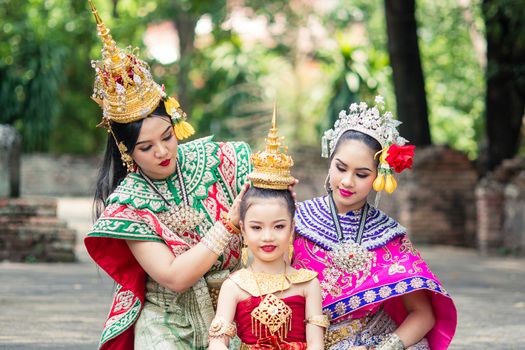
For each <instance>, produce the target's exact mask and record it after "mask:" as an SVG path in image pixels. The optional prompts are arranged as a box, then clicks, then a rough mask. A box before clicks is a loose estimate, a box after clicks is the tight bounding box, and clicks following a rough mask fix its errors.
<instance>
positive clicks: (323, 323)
mask: <svg viewBox="0 0 525 350" xmlns="http://www.w3.org/2000/svg"><path fill="white" fill-rule="evenodd" d="M305 322H306V323H310V324H314V325H316V326H319V327H323V328H327V327H328V326H329V325H330V321H329V320H328V316H327V315H315V316H311V317H309V318H307V319H306V321H305Z"/></svg>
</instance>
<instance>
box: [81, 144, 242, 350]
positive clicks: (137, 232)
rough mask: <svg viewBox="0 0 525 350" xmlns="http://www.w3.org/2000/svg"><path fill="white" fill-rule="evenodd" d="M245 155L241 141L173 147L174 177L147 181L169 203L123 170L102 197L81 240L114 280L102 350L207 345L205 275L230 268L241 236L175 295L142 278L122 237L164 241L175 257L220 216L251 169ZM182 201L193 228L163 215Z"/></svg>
mask: <svg viewBox="0 0 525 350" xmlns="http://www.w3.org/2000/svg"><path fill="white" fill-rule="evenodd" d="M249 155H250V149H249V147H248V146H247V145H246V144H245V143H240V142H228V143H217V142H213V141H212V140H211V137H208V138H203V139H199V140H196V141H192V142H188V143H185V144H182V145H180V146H179V150H178V159H177V162H178V165H179V171H178V174H179V175H177V172H176V173H175V174H173V175H172V176H170V177H168V178H167V179H165V180H162V181H153V183H154V185H155V187H156V188H157V189H158V191H159V192H160V193H161V194H162V195H163V196H164V198H165V199H167V201H168V202H169V203H170V206H168V205H167V204H166V202H165V201H164V200H163V199H162V198H161V196H160V195H159V194H158V193H156V192H155V191H154V189H152V188H151V186H150V185H148V183H147V182H146V180H144V178H143V177H142V176H141V175H140V174H139V173H130V174H128V176H127V177H126V178H125V179H124V180H123V181H122V182H121V184H120V185H119V186H118V187H117V189H116V190H115V191H114V192H113V193H112V194H111V195H110V196H109V198H108V200H107V203H106V204H107V207H106V209H105V211H104V213H103V214H102V215H101V216H100V218H99V219H98V220H97V222H96V223H95V225H94V226H93V229H92V231H91V232H89V233H88V234H87V237H86V239H85V245H86V248H87V250H88V252H89V254H90V255H91V257H92V258H93V260H94V261H95V262H96V263H97V264H98V265H99V266H100V267H101V268H103V269H104V270H105V271H106V272H107V273H108V274H109V275H110V276H111V277H112V278H113V279H114V280H115V281H116V283H117V287H116V290H115V295H114V300H113V304H112V307H111V311H110V313H109V315H108V318H107V320H106V323H105V325H104V330H103V333H102V339H101V341H100V348H101V349H133V348H135V349H166V350H170V349H206V348H207V345H208V340H207V331H208V327H209V324H210V322H211V320H212V319H213V315H214V310H213V306H212V301H211V297H210V292H209V289H208V285H207V283H206V278H207V277H210V276H211V277H213V276H212V275H222V276H226V275H227V274H228V273H229V272H230V271H232V270H234V269H236V267H237V266H238V262H239V258H240V249H241V241H240V240H241V238H240V237H239V236H233V238H232V239H231V241H230V242H229V245H228V246H227V248H226V250H225V252H224V254H223V255H221V256H220V257H219V259H218V261H217V262H216V263H215V265H214V266H213V267H212V268H211V270H210V272H208V274H207V275H206V276H205V277H203V278H201V279H200V280H199V281H198V282H197V283H196V284H195V285H194V286H193V287H192V288H190V289H189V290H187V291H185V292H182V293H176V292H172V291H170V290H168V289H166V288H164V287H162V286H160V285H159V284H158V283H157V282H155V281H154V280H153V279H151V278H149V277H148V276H147V275H146V273H145V272H144V270H143V269H142V268H141V267H140V265H139V264H138V262H137V261H136V260H135V258H134V256H133V255H132V254H131V252H130V250H129V248H128V246H127V244H126V242H125V240H142V241H153V242H163V243H165V244H167V245H168V246H169V247H170V248H171V250H172V251H173V253H174V254H175V255H179V254H181V253H183V252H185V251H186V250H188V249H189V248H191V247H192V246H194V245H195V244H197V243H198V242H199V241H200V239H201V237H203V236H204V235H205V234H206V232H207V231H208V230H209V229H211V228H212V227H213V225H221V223H220V222H217V221H218V219H219V216H220V213H221V212H222V211H227V210H228V208H229V207H230V205H231V204H232V202H233V199H234V198H235V197H236V195H237V193H238V192H239V191H240V189H241V187H242V185H243V184H244V182H245V177H246V175H247V174H248V173H249V172H250V170H251V169H250V163H249ZM179 177H182V179H183V181H182V184H181V181H180V178H179ZM181 185H182V186H181ZM184 199H185V200H184ZM185 203H186V205H185ZM188 204H189V206H190V207H191V208H193V209H195V210H196V211H197V212H198V214H199V216H200V224H199V225H198V226H191V220H190V221H189V222H190V224H189V226H188V225H186V226H185V225H184V224H186V221H185V219H184V218H183V219H180V220H178V221H177V220H176V221H170V220H169V217H167V215H166V214H167V213H168V211H169V210H170V208H179V209H184V207H185V206H186V207H187V206H188ZM177 206H178V207H177ZM181 227H182V228H181Z"/></svg>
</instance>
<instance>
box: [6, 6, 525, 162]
mask: <svg viewBox="0 0 525 350" xmlns="http://www.w3.org/2000/svg"><path fill="white" fill-rule="evenodd" d="M479 1H481V0H473V2H472V5H471V7H470V8H469V11H470V13H471V14H472V16H473V17H472V18H473V22H472V23H469V22H468V21H466V20H465V17H464V10H463V9H461V8H459V7H458V5H457V1H453V0H444V1H439V2H435V1H430V0H420V1H418V12H417V15H418V22H419V26H420V27H419V37H420V48H421V54H422V61H423V67H424V72H425V76H426V88H427V99H428V102H429V109H430V110H429V112H430V124H431V132H432V137H433V140H434V142H436V143H448V144H450V145H452V146H453V147H455V148H457V149H460V150H464V151H466V152H468V154H469V155H470V156H471V157H474V156H475V155H476V152H477V141H478V139H479V138H480V134H481V130H482V127H483V125H482V119H481V114H482V111H483V101H484V98H483V93H484V91H483V89H484V82H483V71H482V68H481V67H480V65H479V63H478V57H477V56H476V53H475V51H474V50H473V45H472V41H471V37H470V34H469V29H472V28H474V29H476V28H482V20H481V15H480V4H479ZM505 1H508V2H512V1H511V0H501V2H505ZM95 4H96V6H97V8H98V10H99V13H100V15H101V16H102V18H103V20H104V22H105V23H106V24H107V25H108V27H109V28H110V29H111V33H112V35H113V37H114V38H115V40H116V41H117V43H118V44H119V46H120V47H124V46H127V45H128V44H129V45H131V46H133V47H135V46H138V47H139V48H140V49H141V57H142V58H143V59H145V60H146V61H148V62H150V63H151V68H152V72H153V74H154V77H155V79H156V80H157V81H159V82H162V83H165V85H166V89H167V92H168V93H169V94H175V95H177V93H178V94H179V95H181V94H184V95H185V97H187V99H188V101H189V103H188V104H187V105H184V106H183V107H184V108H185V109H186V110H187V112H188V114H189V115H190V118H191V120H192V123H193V124H194V125H195V126H196V129H197V131H198V132H199V136H203V135H206V134H209V133H214V134H216V135H217V136H218V138H220V139H232V138H234V139H244V140H248V141H250V142H251V143H252V144H253V142H254V140H259V141H260V135H261V134H263V133H265V130H266V129H267V127H268V125H269V118H270V115H271V108H272V104H273V102H274V100H276V101H277V111H278V124H279V128H280V130H281V131H282V133H283V134H284V135H285V136H287V137H288V140H289V142H288V144H290V145H291V146H293V147H301V146H302V145H318V143H319V139H320V135H321V132H322V131H323V130H324V129H326V127H328V126H329V125H330V124H331V123H332V122H333V120H334V118H336V117H337V114H338V111H339V110H341V109H343V108H345V107H346V106H348V104H349V103H351V102H353V101H356V100H362V99H364V100H367V101H373V97H374V95H376V94H381V95H383V96H385V98H386V102H387V105H388V108H389V109H390V110H395V97H394V91H393V87H392V83H391V69H390V66H389V64H388V55H387V51H386V42H387V38H386V29H385V19H384V9H383V3H382V2H376V1H375V2H370V1H366V0H341V1H338V2H323V1H319V2H304V3H303V2H290V1H284V0H274V1H261V0H249V1H247V2H246V3H245V6H247V7H249V8H248V9H247V11H246V13H248V15H247V16H248V17H250V18H251V19H258V20H262V21H263V22H265V23H266V24H267V26H266V28H268V33H267V34H268V38H266V39H264V40H255V41H250V40H246V38H245V37H243V36H242V34H239V33H237V32H235V31H234V30H233V29H232V28H231V26H230V27H225V25H224V24H225V22H227V21H228V20H230V18H229V16H230V13H228V11H230V10H231V8H227V6H226V2H225V1H214V0H205V1H190V0H177V1H172V0H155V1H154V0H141V1H137V0H119V1H116V2H115V1H100V0H95ZM114 4H117V6H116V7H113V5H114ZM509 6H510V5H509ZM202 16H207V17H208V18H210V21H211V25H212V30H211V32H210V33H209V34H208V35H207V38H205V40H203V38H197V39H196V47H193V48H191V49H190V50H188V51H187V54H185V56H184V57H183V60H182V61H177V62H175V63H174V64H170V65H163V64H161V63H159V62H156V61H155V59H154V58H153V57H151V56H150V55H149V53H148V52H147V51H146V50H145V48H144V44H143V35H144V32H145V30H146V28H147V25H148V24H149V23H155V22H161V21H165V20H171V21H174V23H176V24H177V27H179V26H180V28H185V30H188V29H187V28H188V27H185V25H186V26H188V25H190V26H191V25H193V24H194V23H196V22H197V20H198V19H199V18H202ZM0 18H1V19H2V21H1V23H2V25H1V26H0V79H1V80H0V107H1V108H2V112H3V113H2V114H1V115H0V122H1V123H9V124H14V125H15V126H16V127H17V129H18V130H19V131H21V132H22V134H23V136H24V147H25V150H26V151H47V150H48V151H52V152H57V153H90V154H91V153H94V152H98V151H100V150H101V149H102V148H103V147H104V142H103V139H105V132H104V131H103V130H100V129H96V128H95V125H96V124H97V123H98V121H99V120H100V117H101V111H100V109H99V107H98V106H97V105H96V104H95V103H94V102H92V101H91V100H90V99H89V96H90V95H91V91H92V90H91V89H92V83H93V78H94V72H93V69H92V68H91V67H90V65H89V61H90V60H91V59H99V58H100V43H99V40H98V38H97V36H96V26H95V23H94V19H93V17H92V15H91V13H90V11H89V10H88V6H87V2H86V1H78V0H31V1H15V0H0ZM278 28H281V29H278ZM513 28H514V27H513ZM516 28H518V27H516ZM495 30H497V29H495ZM516 30H518V29H516ZM520 30H523V26H522V27H521V29H520ZM520 33H521V32H520ZM183 34H188V33H187V32H185V33H183ZM523 37H525V35H524V36H523ZM203 43H204V44H203ZM181 86H183V87H184V91H181V90H182V89H181V88H180V87H181Z"/></svg>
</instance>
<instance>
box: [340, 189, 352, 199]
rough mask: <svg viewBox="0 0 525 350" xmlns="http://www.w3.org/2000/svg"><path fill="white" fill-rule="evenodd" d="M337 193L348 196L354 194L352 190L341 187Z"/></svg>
mask: <svg viewBox="0 0 525 350" xmlns="http://www.w3.org/2000/svg"><path fill="white" fill-rule="evenodd" d="M339 194H341V196H342V197H350V196H352V195H353V194H354V192H350V191H347V190H344V189H342V188H340V189H339Z"/></svg>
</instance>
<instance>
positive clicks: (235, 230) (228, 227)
mask: <svg viewBox="0 0 525 350" xmlns="http://www.w3.org/2000/svg"><path fill="white" fill-rule="evenodd" d="M221 222H222V224H223V225H224V227H226V230H228V232H230V233H232V234H234V235H238V234H240V233H241V230H240V229H239V228H238V227H237V225H235V224H234V223H233V222H231V220H230V218H229V217H228V213H227V212H225V211H223V212H221Z"/></svg>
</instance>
